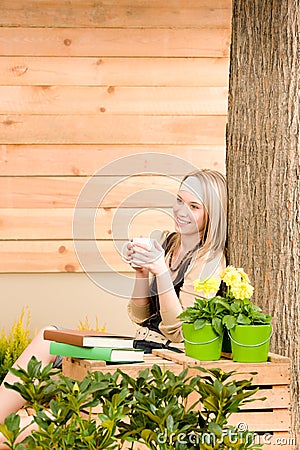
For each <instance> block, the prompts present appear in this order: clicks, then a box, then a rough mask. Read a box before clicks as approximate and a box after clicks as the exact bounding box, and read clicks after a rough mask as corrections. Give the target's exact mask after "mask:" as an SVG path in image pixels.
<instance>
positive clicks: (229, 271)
mask: <svg viewBox="0 0 300 450" xmlns="http://www.w3.org/2000/svg"><path fill="white" fill-rule="evenodd" d="M221 279H222V280H223V281H224V283H225V284H226V285H227V286H228V287H231V286H234V285H236V284H237V283H240V281H241V275H240V273H239V272H238V271H237V269H236V268H235V267H233V266H227V267H226V269H224V270H223V272H222V273H221Z"/></svg>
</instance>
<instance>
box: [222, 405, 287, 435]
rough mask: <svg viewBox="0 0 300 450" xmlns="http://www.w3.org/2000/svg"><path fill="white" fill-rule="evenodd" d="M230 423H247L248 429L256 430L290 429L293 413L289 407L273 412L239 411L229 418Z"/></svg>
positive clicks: (269, 431)
mask: <svg viewBox="0 0 300 450" xmlns="http://www.w3.org/2000/svg"><path fill="white" fill-rule="evenodd" d="M228 422H229V424H230V425H235V426H237V425H238V424H241V423H243V424H246V425H247V426H248V430H250V431H256V432H262V431H265V432H268V433H271V432H272V431H289V430H290V427H291V413H290V411H289V410H288V409H278V410H274V411H272V412H268V411H264V412H259V411H255V412H239V413H234V414H232V415H231V416H230V418H229V420H228Z"/></svg>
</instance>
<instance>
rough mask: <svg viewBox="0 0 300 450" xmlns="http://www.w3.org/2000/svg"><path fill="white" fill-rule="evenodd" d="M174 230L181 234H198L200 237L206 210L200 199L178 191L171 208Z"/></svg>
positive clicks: (189, 193) (186, 192)
mask: <svg viewBox="0 0 300 450" xmlns="http://www.w3.org/2000/svg"><path fill="white" fill-rule="evenodd" d="M173 215H174V220H175V228H176V231H178V232H179V233H181V234H186V235H190V234H196V233H198V234H199V237H200V238H201V237H202V234H203V231H204V228H205V223H206V210H205V207H204V205H203V203H201V201H200V199H199V198H198V197H196V195H194V194H192V193H191V192H188V191H184V190H179V192H178V194H177V199H176V202H175V205H174V206H173Z"/></svg>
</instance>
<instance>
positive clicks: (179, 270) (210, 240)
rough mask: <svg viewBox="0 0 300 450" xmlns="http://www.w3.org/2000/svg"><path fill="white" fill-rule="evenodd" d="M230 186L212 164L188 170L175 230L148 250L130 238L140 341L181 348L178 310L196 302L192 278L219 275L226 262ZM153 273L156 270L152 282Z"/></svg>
mask: <svg viewBox="0 0 300 450" xmlns="http://www.w3.org/2000/svg"><path fill="white" fill-rule="evenodd" d="M226 203H227V192H226V182H225V178H224V176H223V175H222V174H221V173H219V172H217V171H213V170H201V171H199V172H195V173H192V174H189V175H187V176H186V177H185V178H184V179H183V181H182V183H181V185H180V188H179V191H178V194H177V199H176V202H175V205H174V207H173V216H174V222H175V230H176V231H175V232H174V233H171V234H169V235H168V236H167V238H166V240H165V242H164V243H163V245H162V246H160V245H159V244H158V243H157V242H156V241H155V242H154V245H153V246H152V248H151V249H150V250H149V249H148V248H147V247H145V246H143V245H142V244H138V243H135V244H129V245H128V251H127V259H128V260H129V261H131V262H133V263H134V265H133V267H135V270H136V279H135V286H134V290H133V293H132V298H131V300H130V301H129V304H128V313H129V316H130V318H131V319H132V320H133V322H135V323H136V324H138V325H139V326H140V328H139V329H138V332H137V336H136V340H135V346H136V348H141V349H143V350H144V351H145V352H147V353H150V352H151V351H152V349H154V348H170V349H172V350H175V351H178V347H182V346H180V345H179V346H178V345H177V343H180V342H182V333H181V322H180V320H178V318H177V316H178V315H179V314H180V313H181V312H182V311H183V309H185V308H186V307H187V306H190V305H192V304H193V302H194V298H195V291H194V289H193V281H194V280H195V279H196V278H204V279H205V278H208V277H210V276H212V275H218V274H219V273H220V272H221V271H222V270H223V269H224V268H225V251H224V250H225V241H226ZM136 266H139V267H136ZM149 275H153V278H152V280H151V281H150V282H149Z"/></svg>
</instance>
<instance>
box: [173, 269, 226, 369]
mask: <svg viewBox="0 0 300 450" xmlns="http://www.w3.org/2000/svg"><path fill="white" fill-rule="evenodd" d="M219 286H220V280H219V279H217V278H214V277H213V278H210V279H208V280H203V281H201V280H195V282H194V290H195V292H197V293H199V297H197V298H195V302H194V305H193V306H189V307H187V308H186V310H185V311H183V312H182V313H181V314H180V315H179V316H178V317H179V319H180V320H181V321H182V333H183V337H184V346H185V352H186V355H187V356H190V357H192V358H195V359H199V360H204V361H206V360H209V361H212V360H218V359H220V357H221V350H222V340H223V330H224V328H223V317H225V315H228V314H229V311H230V308H229V304H228V302H227V300H226V299H224V298H223V297H221V296H214V297H213V298H209V297H210V295H211V294H212V293H215V292H217V290H218V289H219ZM200 294H201V295H200Z"/></svg>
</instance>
